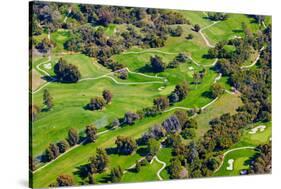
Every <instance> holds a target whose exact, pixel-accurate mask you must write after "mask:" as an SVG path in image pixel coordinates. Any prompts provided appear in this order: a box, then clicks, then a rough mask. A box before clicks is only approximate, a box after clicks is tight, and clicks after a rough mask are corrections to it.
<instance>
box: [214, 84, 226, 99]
mask: <svg viewBox="0 0 281 189" xmlns="http://www.w3.org/2000/svg"><path fill="white" fill-rule="evenodd" d="M223 93H224V88H223V86H222V85H221V84H220V83H214V84H213V85H212V86H211V97H212V98H217V97H219V96H221V95H222V94H223Z"/></svg>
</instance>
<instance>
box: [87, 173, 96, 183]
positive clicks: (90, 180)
mask: <svg viewBox="0 0 281 189" xmlns="http://www.w3.org/2000/svg"><path fill="white" fill-rule="evenodd" d="M88 183H89V184H96V181H95V178H94V176H93V175H91V174H89V176H88Z"/></svg>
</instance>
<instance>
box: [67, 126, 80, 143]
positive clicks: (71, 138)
mask: <svg viewBox="0 0 281 189" xmlns="http://www.w3.org/2000/svg"><path fill="white" fill-rule="evenodd" d="M79 138H80V137H79V134H78V132H77V130H76V129H74V128H70V129H69V131H68V139H67V141H68V143H69V145H70V146H74V145H76V144H78V143H79Z"/></svg>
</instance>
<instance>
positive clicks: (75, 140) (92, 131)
mask: <svg viewBox="0 0 281 189" xmlns="http://www.w3.org/2000/svg"><path fill="white" fill-rule="evenodd" d="M84 133H85V135H86V138H85V140H87V141H88V142H95V141H96V139H97V128H96V126H95V125H93V124H92V125H88V126H86V128H85V131H84ZM79 143H80V135H79V133H78V131H77V130H76V129H74V128H70V129H69V131H68V137H67V138H66V139H64V140H61V141H59V142H58V143H54V144H50V145H49V146H48V148H47V149H46V150H45V153H44V154H43V159H42V160H43V161H44V162H48V161H52V160H54V159H56V158H57V157H58V156H59V155H60V154H62V153H64V152H66V151H67V150H68V149H69V148H71V147H73V146H75V145H77V144H79Z"/></svg>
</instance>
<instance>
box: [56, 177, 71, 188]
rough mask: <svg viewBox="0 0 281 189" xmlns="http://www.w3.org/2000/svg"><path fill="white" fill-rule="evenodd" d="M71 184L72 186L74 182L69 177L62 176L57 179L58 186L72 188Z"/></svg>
mask: <svg viewBox="0 0 281 189" xmlns="http://www.w3.org/2000/svg"><path fill="white" fill-rule="evenodd" d="M73 184H74V181H73V178H72V177H71V176H70V175H66V174H62V175H60V176H58V177H57V185H58V186H72V185H73Z"/></svg>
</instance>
